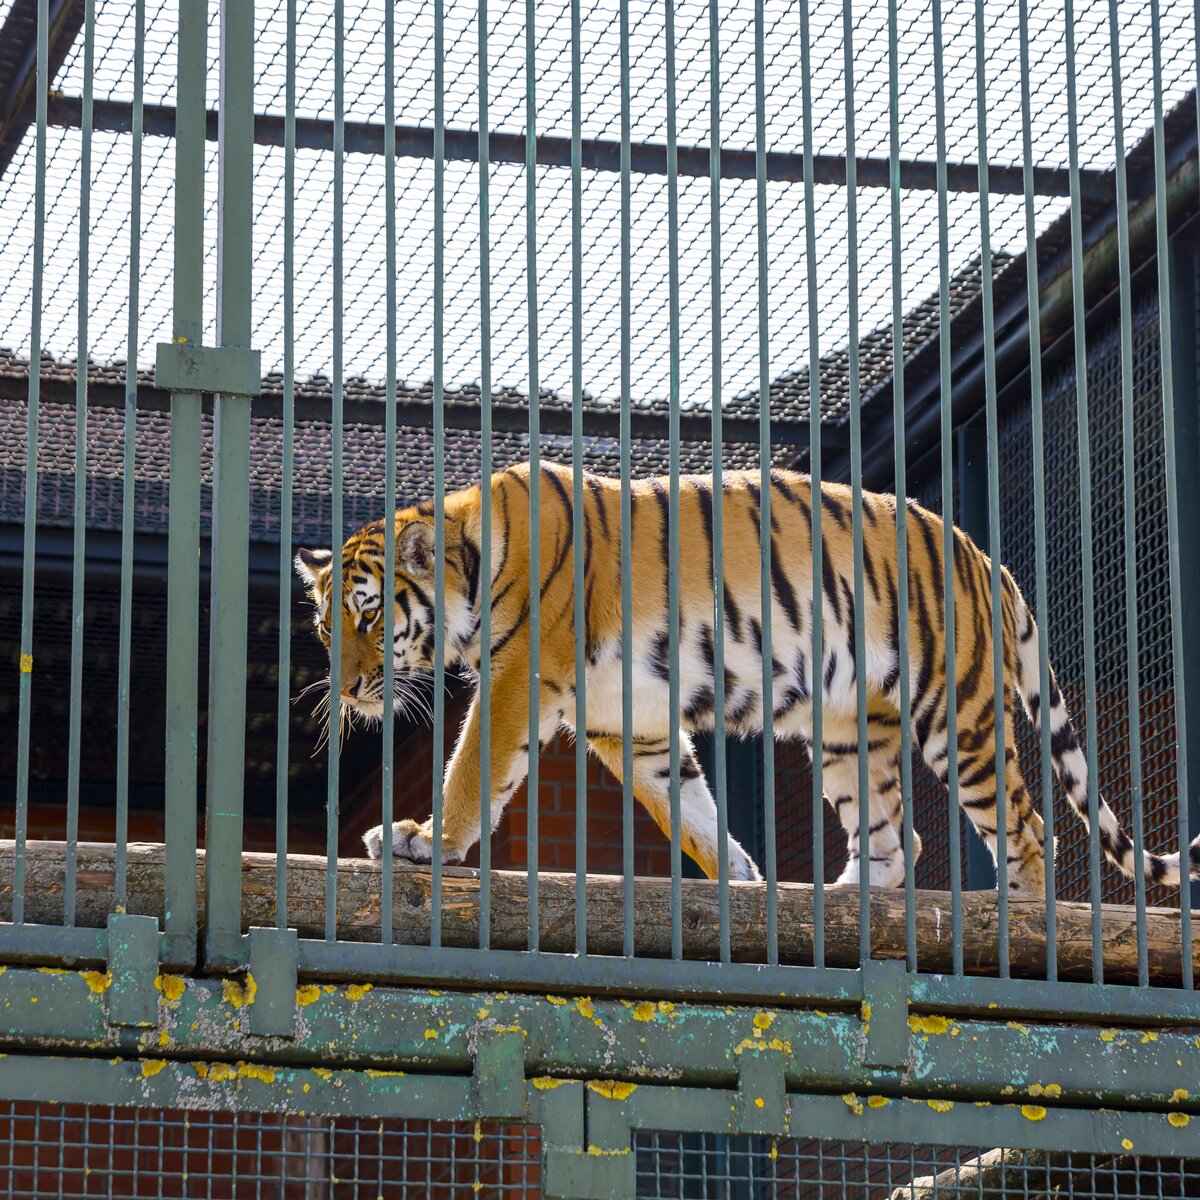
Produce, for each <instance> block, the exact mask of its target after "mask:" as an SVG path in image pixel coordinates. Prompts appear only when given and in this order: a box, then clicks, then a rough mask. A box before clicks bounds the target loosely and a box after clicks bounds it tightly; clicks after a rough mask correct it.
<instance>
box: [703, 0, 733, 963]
mask: <svg viewBox="0 0 1200 1200" xmlns="http://www.w3.org/2000/svg"><path fill="white" fill-rule="evenodd" d="M708 87H709V93H708V115H709V133H708V144H709V146H710V147H711V149H710V152H709V156H708V193H709V216H708V222H709V237H710V255H711V263H712V265H711V269H710V270H711V276H712V290H711V292H710V303H711V306H712V545H713V553H712V577H713V793H714V797H715V799H716V802H717V846H718V847H719V848H720V853H719V854H718V856H717V909H718V919H719V921H720V934H719V936H720V954H721V961H722V962H729V960H730V955H731V953H732V951H731V947H730V944H729V855H728V854H727V853H726V852H725V847H727V846H728V845H729V780H728V777H727V766H726V754H725V687H724V679H725V494H724V481H723V467H724V463H723V458H722V456H723V451H724V446H723V445H722V433H721V389H722V386H723V372H722V370H721V367H722V362H721V341H722V333H723V330H722V313H721V22H720V9H719V3H718V0H709V4H708Z"/></svg>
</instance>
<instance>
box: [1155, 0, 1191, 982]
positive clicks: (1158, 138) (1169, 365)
mask: <svg viewBox="0 0 1200 1200" xmlns="http://www.w3.org/2000/svg"><path fill="white" fill-rule="evenodd" d="M1150 35H1151V36H1150V43H1151V47H1152V70H1153V77H1154V218H1155V226H1156V232H1155V249H1156V253H1157V256H1158V325H1159V343H1160V352H1161V360H1162V367H1161V369H1162V398H1163V442H1164V449H1165V452H1166V453H1165V458H1166V464H1165V465H1166V476H1167V530H1168V547H1169V550H1168V555H1169V561H1170V571H1171V573H1170V580H1171V667H1172V672H1173V675H1174V685H1175V729H1176V735H1177V737H1178V746H1177V748H1176V757H1175V771H1176V779H1177V783H1178V820H1179V909H1180V912H1179V950H1180V962H1181V967H1182V980H1181V986H1182V987H1183V988H1184V989H1185V990H1190V989H1191V987H1192V983H1193V970H1192V953H1191V949H1192V903H1191V882H1190V880H1189V878H1188V803H1189V801H1190V799H1191V795H1192V792H1191V784H1190V781H1189V776H1188V751H1187V739H1186V737H1185V736H1184V731H1185V730H1186V729H1187V694H1186V676H1185V674H1184V647H1183V590H1182V578H1183V577H1182V568H1181V565H1180V551H1181V547H1180V544H1179V476H1178V473H1177V472H1178V462H1177V456H1176V449H1175V419H1176V417H1175V373H1174V364H1173V357H1172V341H1173V334H1172V326H1171V307H1172V298H1171V280H1170V260H1169V241H1170V229H1169V228H1168V225H1167V166H1166V141H1165V129H1164V127H1163V78H1162V19H1161V14H1160V12H1159V0H1150Z"/></svg>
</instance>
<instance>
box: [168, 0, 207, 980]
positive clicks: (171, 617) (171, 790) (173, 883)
mask: <svg viewBox="0 0 1200 1200" xmlns="http://www.w3.org/2000/svg"><path fill="white" fill-rule="evenodd" d="M178 13H179V17H178V20H179V34H178V42H177V50H176V54H177V67H176V72H177V74H176V85H175V92H176V96H177V102H178V105H179V107H178V109H177V110H176V113H175V257H174V272H173V288H174V297H173V304H174V315H173V318H172V324H171V334H172V337H173V338H174V339H175V340H176V341H180V340H184V341H189V342H196V343H199V342H200V340H201V336H202V334H203V331H204V309H203V297H204V156H205V146H204V124H205V122H204V93H205V76H206V67H207V62H208V5H207V3H206V0H180V4H179V9H178ZM170 454H171V483H170V493H169V504H168V517H167V520H168V526H167V704H166V764H165V780H166V787H165V791H166V812H165V814H164V826H165V834H166V843H167V905H166V912H165V914H164V920H163V926H164V934H165V936H164V944H163V951H162V953H163V961H164V962H165V963H167V964H170V965H173V966H181V967H182V966H189V965H191V964H193V963H194V962H195V961H196V940H197V937H196V889H195V883H194V881H195V878H196V786H197V785H196V766H197V761H196V760H197V757H198V755H197V722H198V703H199V702H198V692H199V678H198V674H199V631H200V618H199V605H200V396H199V395H198V394H195V393H181V392H173V393H172V394H171V450H170Z"/></svg>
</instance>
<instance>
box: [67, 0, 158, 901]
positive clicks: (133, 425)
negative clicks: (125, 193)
mask: <svg viewBox="0 0 1200 1200" xmlns="http://www.w3.org/2000/svg"><path fill="white" fill-rule="evenodd" d="M145 60H146V0H135V3H134V6H133V107H132V112H131V117H132V129H131V130H130V163H129V313H128V321H127V327H126V339H125V428H124V455H123V460H122V472H121V609H120V616H119V617H118V620H119V633H118V651H117V795H116V806H117V829H116V836H117V850H116V876H117V877H116V880H115V881H114V889H113V890H114V898H115V901H116V907H117V908H118V910H120V909H123V908H124V907H125V899H126V881H127V866H128V863H127V859H128V855H127V851H126V844H127V842H128V840H129V666H130V657H131V655H132V653H133V637H132V633H133V509H134V504H135V503H136V499H137V479H136V470H137V351H138V308H139V303H140V301H139V297H140V293H141V274H142V96H143V81H142V77H143V75H144V74H145ZM73 873H74V872H72V874H73Z"/></svg>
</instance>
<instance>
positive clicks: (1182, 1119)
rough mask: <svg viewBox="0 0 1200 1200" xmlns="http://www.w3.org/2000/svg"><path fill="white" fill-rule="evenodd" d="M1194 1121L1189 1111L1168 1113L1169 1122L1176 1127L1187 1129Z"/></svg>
mask: <svg viewBox="0 0 1200 1200" xmlns="http://www.w3.org/2000/svg"><path fill="white" fill-rule="evenodd" d="M1191 1123H1192V1118H1191V1117H1189V1116H1188V1115H1187V1113H1180V1112H1174V1113H1167V1124H1168V1125H1173V1126H1174V1127H1175V1128H1176V1129H1186V1128H1187V1127H1188V1126H1189V1125H1190V1124H1191Z"/></svg>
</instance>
